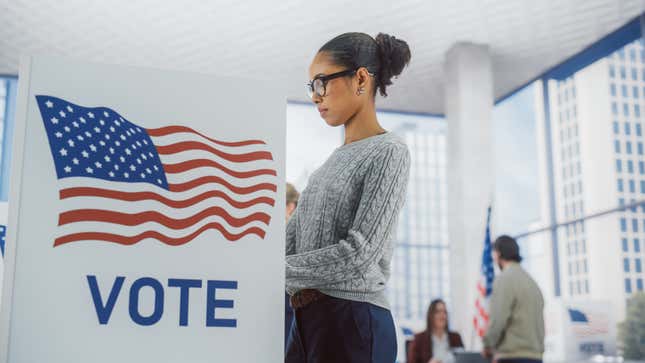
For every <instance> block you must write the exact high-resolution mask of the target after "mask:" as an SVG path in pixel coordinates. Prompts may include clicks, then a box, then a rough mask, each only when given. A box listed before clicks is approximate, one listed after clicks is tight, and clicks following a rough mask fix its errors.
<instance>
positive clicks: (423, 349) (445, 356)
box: [407, 299, 464, 363]
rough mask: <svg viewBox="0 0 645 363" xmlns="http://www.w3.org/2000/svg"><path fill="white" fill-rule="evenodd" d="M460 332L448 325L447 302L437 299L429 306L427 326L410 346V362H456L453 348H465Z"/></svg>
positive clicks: (416, 335) (415, 336)
mask: <svg viewBox="0 0 645 363" xmlns="http://www.w3.org/2000/svg"><path fill="white" fill-rule="evenodd" d="M463 347H464V344H463V343H462V341H461V336H460V335H459V333H455V332H451V331H450V330H449V327H448V310H447V309H446V303H445V302H444V301H443V300H441V299H436V300H434V301H432V302H431V303H430V307H429V308H428V317H427V328H426V330H424V331H422V332H421V333H418V334H415V335H414V340H412V343H410V347H409V348H408V360H407V362H408V363H454V362H455V356H454V354H453V350H455V349H456V348H461V349H463Z"/></svg>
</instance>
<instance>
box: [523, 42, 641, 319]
mask: <svg viewBox="0 0 645 363" xmlns="http://www.w3.org/2000/svg"><path fill="white" fill-rule="evenodd" d="M542 87H544V84H538V87H537V88H539V89H540V91H539V92H536V114H537V116H538V117H537V120H538V128H537V138H538V152H539V154H540V156H539V159H540V179H541V198H542V201H541V214H542V219H543V220H542V221H541V223H540V224H542V225H543V226H546V225H548V224H549V223H548V222H547V221H548V220H549V218H548V216H549V215H550V213H551V209H550V208H551V205H552V204H553V205H554V207H555V208H554V210H553V212H554V213H555V215H554V216H555V219H556V220H555V221H556V222H557V223H564V222H568V221H569V222H572V223H568V224H567V225H565V226H563V227H561V228H558V229H557V234H556V237H557V242H556V243H555V244H553V243H552V242H553V241H552V240H553V238H552V235H551V234H549V233H542V234H540V235H536V236H534V237H533V238H532V239H531V241H532V242H535V243H538V242H540V241H541V242H544V243H546V246H545V248H546V249H547V250H548V253H546V255H545V256H546V257H545V258H548V259H549V260H550V261H551V262H552V263H550V264H547V265H546V266H548V267H544V268H541V269H540V268H539V267H538V266H537V264H534V265H533V266H532V269H533V270H535V273H536V274H537V275H539V277H538V279H539V280H542V281H545V280H551V283H549V284H546V285H548V286H547V287H548V289H549V290H550V291H547V294H546V295H547V296H552V297H556V296H554V295H556V292H557V291H558V290H559V297H560V298H561V299H563V300H574V301H575V300H604V301H607V300H608V301H609V303H610V305H611V306H609V307H608V308H609V309H612V310H613V311H615V312H616V315H617V316H616V317H617V318H618V320H619V321H621V320H623V319H624V316H625V302H626V300H627V299H628V298H629V297H630V296H631V294H633V293H635V292H638V291H643V290H644V286H643V284H644V280H645V270H644V269H643V268H644V267H643V263H644V260H645V205H642V206H638V207H633V208H631V207H630V208H627V209H625V210H623V211H618V212H615V213H609V214H606V215H603V216H601V217H597V218H591V219H585V218H584V217H586V216H590V215H594V214H596V213H600V212H603V211H607V210H611V209H613V208H617V207H619V206H626V205H630V204H632V203H637V202H640V201H643V200H645V155H644V154H645V150H644V149H645V146H644V145H645V137H644V135H643V132H644V131H643V128H644V127H645V116H644V115H643V112H644V111H645V48H644V47H643V42H642V40H638V41H635V42H632V43H630V44H628V45H626V46H625V47H623V48H621V49H620V50H619V51H617V52H614V53H613V54H611V55H609V56H607V57H605V58H603V59H600V60H598V61H596V62H594V63H593V64H591V65H589V66H587V67H585V68H583V69H581V70H580V71H578V72H575V73H574V74H572V75H571V76H570V77H568V78H566V79H563V80H550V81H548V83H547V85H546V87H548V88H547V92H544V90H543V88H542ZM545 95H547V97H548V99H546V100H545V98H544V96H545ZM545 101H546V102H548V103H547V105H548V107H544V102H545ZM545 109H547V110H550V112H549V114H548V115H546V116H547V117H545V114H544V112H541V111H542V110H545ZM549 131H550V132H549ZM547 132H549V135H550V137H545V136H547V135H545V133H547ZM549 151H550V154H551V158H549V157H548V156H549V155H548V154H549V153H548V152H549ZM549 160H550V161H549ZM549 186H550V187H549ZM549 190H552V193H553V194H551V193H549ZM535 226H537V225H535ZM554 247H557V249H555V250H554ZM543 255H544V254H543ZM556 257H557V266H555V267H556V268H553V267H554V266H553V261H554V259H556ZM543 266H544V265H543ZM551 269H552V270H551ZM547 270H549V271H547ZM558 285H559V289H558Z"/></svg>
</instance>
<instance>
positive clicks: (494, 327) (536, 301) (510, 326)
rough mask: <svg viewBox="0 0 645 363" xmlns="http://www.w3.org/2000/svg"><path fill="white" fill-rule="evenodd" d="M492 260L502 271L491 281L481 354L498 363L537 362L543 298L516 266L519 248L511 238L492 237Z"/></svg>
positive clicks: (540, 350) (541, 341) (540, 349)
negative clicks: (491, 288) (493, 358)
mask: <svg viewBox="0 0 645 363" xmlns="http://www.w3.org/2000/svg"><path fill="white" fill-rule="evenodd" d="M493 260H494V261H495V262H496V263H497V265H498V266H499V268H500V269H501V270H502V273H501V274H500V275H498V276H497V277H496V279H495V282H494V283H493V293H492V295H491V298H490V305H489V306H490V313H489V315H490V320H489V324H488V329H487V331H486V334H485V336H484V339H483V340H484V351H483V352H482V354H483V355H484V356H485V357H487V358H491V357H493V356H494V357H495V359H496V361H497V362H498V363H537V362H539V363H541V362H542V354H543V353H544V316H543V310H544V298H543V297H542V293H541V292H540V288H539V287H538V285H537V283H536V282H535V281H534V280H533V279H532V278H531V276H529V274H528V273H527V272H526V271H525V270H524V269H523V268H522V267H521V266H520V262H521V261H522V258H521V257H520V248H519V246H518V245H517V242H516V241H515V239H513V238H512V237H509V236H500V237H499V238H497V240H495V243H494V244H493Z"/></svg>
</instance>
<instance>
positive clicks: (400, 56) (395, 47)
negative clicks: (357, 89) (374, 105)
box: [374, 33, 411, 97]
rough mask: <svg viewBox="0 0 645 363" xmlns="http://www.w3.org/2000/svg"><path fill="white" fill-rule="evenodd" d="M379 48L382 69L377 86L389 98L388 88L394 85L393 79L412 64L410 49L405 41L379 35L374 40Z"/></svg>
mask: <svg viewBox="0 0 645 363" xmlns="http://www.w3.org/2000/svg"><path fill="white" fill-rule="evenodd" d="M374 40H375V41H376V44H377V47H378V56H379V59H380V63H381V67H380V71H379V73H378V74H377V75H376V86H377V88H378V90H379V92H380V93H381V95H382V96H384V97H385V96H387V92H386V90H385V89H386V87H387V86H389V85H391V84H392V78H393V77H396V76H398V75H399V74H401V72H403V68H405V66H406V65H408V63H410V57H411V54H410V47H409V46H408V43H406V42H405V41H404V40H401V39H396V38H395V37H393V36H391V35H388V34H384V33H379V34H378V35H377V36H376V38H374Z"/></svg>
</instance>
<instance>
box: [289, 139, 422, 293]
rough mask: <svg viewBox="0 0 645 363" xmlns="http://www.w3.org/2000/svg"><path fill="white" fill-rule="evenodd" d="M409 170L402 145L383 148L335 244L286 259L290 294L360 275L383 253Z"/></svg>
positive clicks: (405, 152) (394, 220) (371, 166)
mask: <svg viewBox="0 0 645 363" xmlns="http://www.w3.org/2000/svg"><path fill="white" fill-rule="evenodd" d="M409 169H410V155H409V152H408V150H407V147H406V146H404V145H400V144H388V145H386V146H385V147H384V148H383V149H381V150H379V151H378V154H377V155H375V157H374V158H373V159H372V161H371V163H370V164H369V169H368V171H367V172H366V175H365V179H364V181H363V191H362V194H361V198H360V201H359V205H358V209H357V211H356V214H355V218H354V220H353V221H352V223H351V226H350V229H349V231H348V234H347V237H346V238H345V239H342V240H340V241H338V243H337V244H334V245H331V246H328V247H325V248H321V249H318V250H314V251H308V252H305V253H300V254H294V255H289V256H287V258H286V277H287V287H288V289H289V290H291V291H295V290H299V289H303V288H317V287H321V286H326V285H329V284H334V283H339V282H343V281H347V280H352V279H355V278H358V277H361V276H362V274H363V273H365V272H366V271H367V270H368V268H369V267H370V266H371V265H372V264H375V263H377V261H378V260H379V259H380V258H381V257H382V255H383V252H384V244H385V243H386V242H387V239H388V236H389V234H390V231H391V230H392V227H393V223H395V222H396V217H397V215H398V213H399V210H400V209H401V206H402V205H403V201H404V200H405V189H406V186H407V182H408V175H409Z"/></svg>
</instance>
